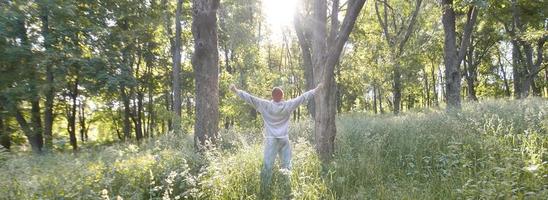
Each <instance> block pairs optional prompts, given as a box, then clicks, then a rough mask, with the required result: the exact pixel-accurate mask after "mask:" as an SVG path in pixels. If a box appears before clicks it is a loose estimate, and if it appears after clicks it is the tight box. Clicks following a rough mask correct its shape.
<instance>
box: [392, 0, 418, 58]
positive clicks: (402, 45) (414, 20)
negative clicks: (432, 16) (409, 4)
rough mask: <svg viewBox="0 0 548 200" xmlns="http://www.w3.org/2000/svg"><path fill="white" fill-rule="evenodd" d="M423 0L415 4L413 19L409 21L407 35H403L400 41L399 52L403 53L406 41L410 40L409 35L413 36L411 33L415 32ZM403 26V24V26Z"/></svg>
mask: <svg viewBox="0 0 548 200" xmlns="http://www.w3.org/2000/svg"><path fill="white" fill-rule="evenodd" d="M421 4H422V0H417V1H416V4H415V10H414V11H413V15H412V16H411V21H410V22H409V25H408V27H407V30H406V31H405V36H404V37H403V40H402V41H400V45H399V47H398V49H399V50H398V54H401V53H402V51H403V47H404V46H405V43H407V40H409V37H410V36H411V33H412V32H413V26H414V25H415V23H416V21H417V16H418V15H419V10H420V8H421ZM402 27H403V26H402Z"/></svg>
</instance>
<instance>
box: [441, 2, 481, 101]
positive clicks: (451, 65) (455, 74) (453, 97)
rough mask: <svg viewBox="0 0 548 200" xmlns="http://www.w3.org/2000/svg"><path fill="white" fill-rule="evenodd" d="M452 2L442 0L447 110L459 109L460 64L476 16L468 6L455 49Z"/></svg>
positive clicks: (471, 6)
mask: <svg viewBox="0 0 548 200" xmlns="http://www.w3.org/2000/svg"><path fill="white" fill-rule="evenodd" d="M454 6H455V5H453V0H442V9H443V15H442V23H443V30H444V34H445V40H444V46H443V52H444V65H445V77H446V80H445V88H446V93H447V97H446V98H447V109H448V110H451V109H460V108H461V100H460V91H461V70H460V64H461V62H462V60H463V59H464V56H465V53H466V50H467V48H468V45H469V44H470V36H471V35H472V31H473V30H474V24H475V22H476V18H477V15H478V10H477V8H476V6H474V5H470V6H469V8H468V13H467V19H466V25H465V26H464V31H463V33H462V39H461V45H460V48H459V49H457V45H456V42H457V41H456V37H457V32H456V30H455V29H456V28H455V23H456V22H455V21H456V14H455V10H454Z"/></svg>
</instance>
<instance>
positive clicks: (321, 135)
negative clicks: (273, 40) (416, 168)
mask: <svg viewBox="0 0 548 200" xmlns="http://www.w3.org/2000/svg"><path fill="white" fill-rule="evenodd" d="M364 3H365V0H354V1H349V2H348V8H347V10H346V15H345V18H344V20H343V23H342V26H341V29H340V30H338V31H334V32H332V33H337V36H336V37H335V38H336V39H335V41H334V42H333V43H332V45H331V46H330V48H329V50H327V43H328V37H327V27H326V25H327V2H326V0H318V1H314V2H313V6H312V8H313V16H314V17H313V20H312V21H313V24H312V27H313V31H312V62H313V64H314V68H315V69H314V78H315V82H316V83H320V82H321V83H323V84H324V89H323V90H320V91H318V92H317V93H316V95H315V108H314V109H315V112H316V115H315V127H314V130H315V141H316V150H317V152H318V153H319V155H320V158H321V159H322V160H323V161H324V162H326V161H329V160H331V158H332V156H333V153H334V151H335V136H336V130H337V129H336V127H335V114H336V106H337V103H336V96H335V95H332V94H334V93H335V92H336V91H335V90H336V85H335V78H334V77H335V65H336V64H337V63H338V62H339V58H340V56H341V52H342V49H343V47H344V44H345V43H346V41H347V40H348V36H349V35H350V32H351V30H352V28H353V27H354V24H355V22H356V19H357V17H358V15H359V13H360V11H361V9H362V7H363V5H364ZM331 37H334V36H331Z"/></svg>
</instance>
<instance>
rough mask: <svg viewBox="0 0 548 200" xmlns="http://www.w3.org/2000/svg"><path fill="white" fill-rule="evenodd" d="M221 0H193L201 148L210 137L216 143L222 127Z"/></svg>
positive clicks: (197, 138)
mask: <svg viewBox="0 0 548 200" xmlns="http://www.w3.org/2000/svg"><path fill="white" fill-rule="evenodd" d="M219 3H220V2H219V0H193V1H192V17H193V20H192V35H193V37H194V55H193V56H192V66H193V69H194V79H195V83H196V84H195V86H196V88H195V89H196V123H195V126H194V134H195V135H194V142H195V145H196V148H197V149H198V150H200V149H202V148H203V147H204V145H206V140H210V141H211V143H212V144H215V142H216V138H217V133H218V129H219V55H218V50H217V9H218V8H219Z"/></svg>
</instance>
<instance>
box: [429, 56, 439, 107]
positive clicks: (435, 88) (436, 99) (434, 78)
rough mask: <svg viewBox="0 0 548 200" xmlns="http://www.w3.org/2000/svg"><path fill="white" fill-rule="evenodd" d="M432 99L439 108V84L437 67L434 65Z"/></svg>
mask: <svg viewBox="0 0 548 200" xmlns="http://www.w3.org/2000/svg"><path fill="white" fill-rule="evenodd" d="M431 76H432V98H433V100H434V105H435V106H436V107H438V106H439V105H440V104H439V100H438V90H437V83H436V65H434V63H432V75H431Z"/></svg>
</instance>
